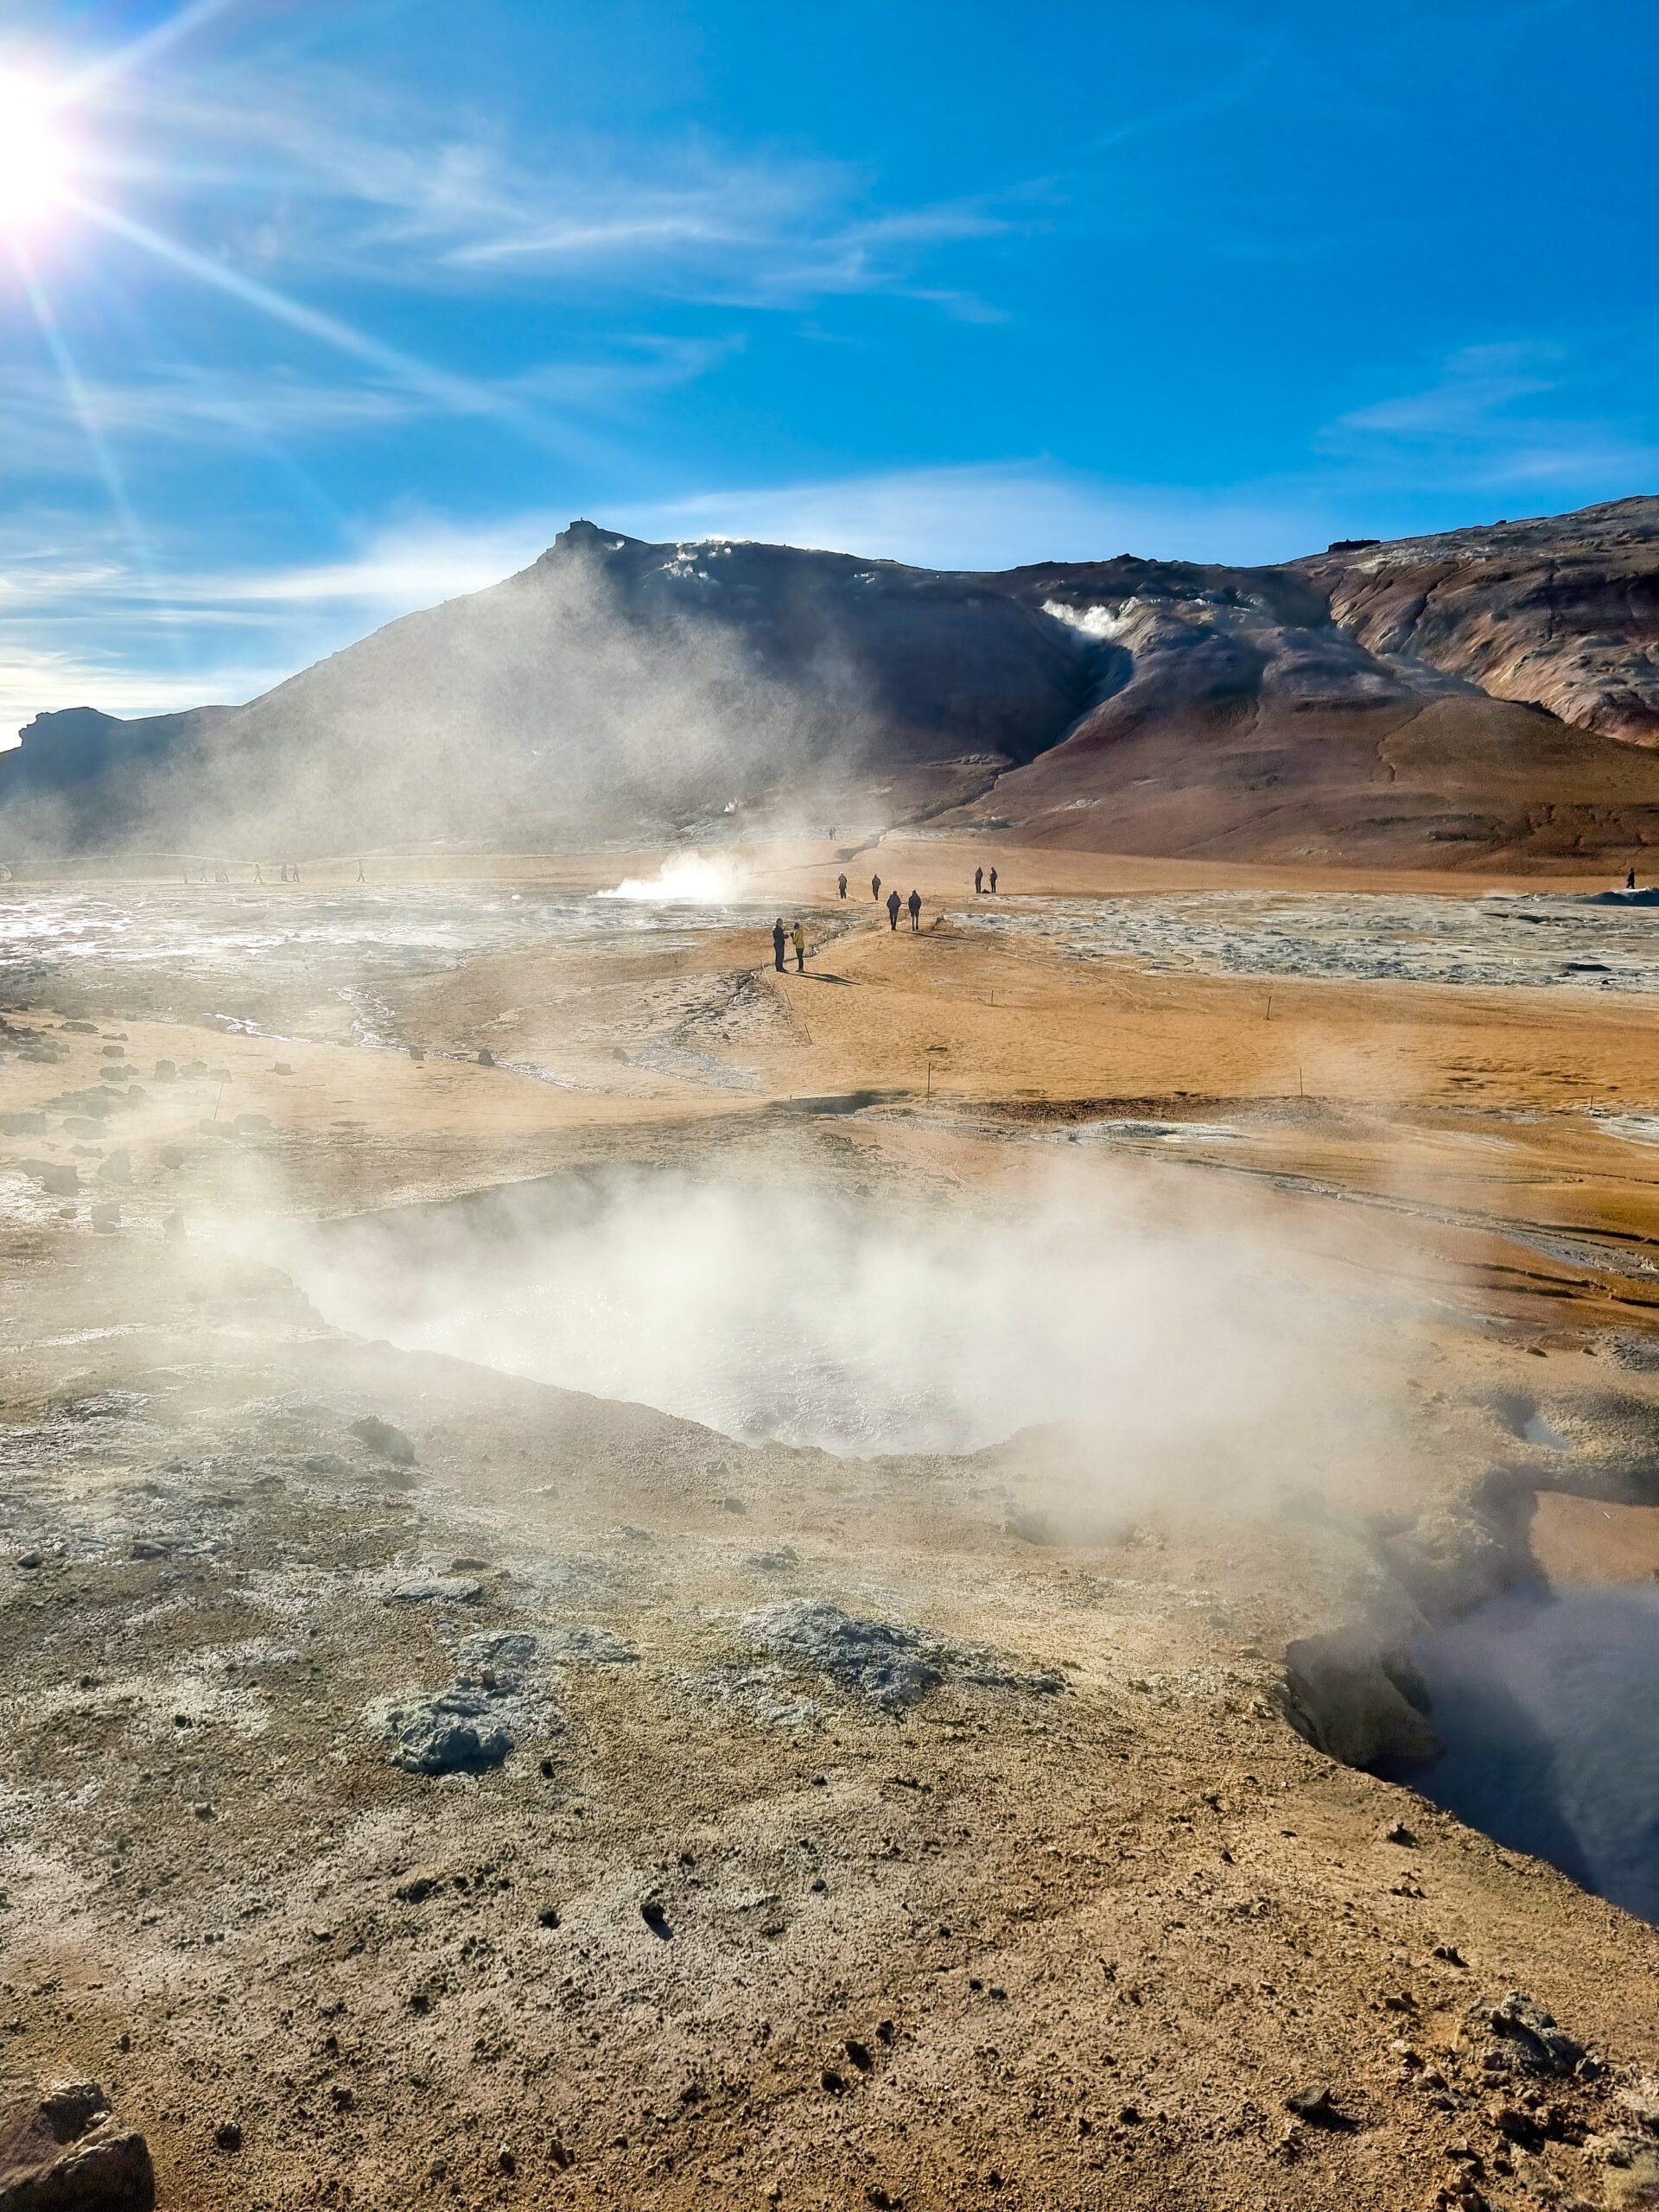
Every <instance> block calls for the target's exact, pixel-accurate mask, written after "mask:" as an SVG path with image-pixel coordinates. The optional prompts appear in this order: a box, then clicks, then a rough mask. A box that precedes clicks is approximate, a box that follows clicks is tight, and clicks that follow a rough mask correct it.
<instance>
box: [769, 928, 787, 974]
mask: <svg viewBox="0 0 1659 2212" xmlns="http://www.w3.org/2000/svg"><path fill="white" fill-rule="evenodd" d="M772 966H773V967H774V968H776V969H777V970H778V973H779V975H780V976H781V975H782V974H783V972H784V918H783V916H782V915H781V914H779V917H778V918H777V920H776V921H775V922H774V923H773V924H772Z"/></svg>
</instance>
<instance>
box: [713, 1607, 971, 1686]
mask: <svg viewBox="0 0 1659 2212" xmlns="http://www.w3.org/2000/svg"><path fill="white" fill-rule="evenodd" d="M743 1628H744V1630H745V1632H746V1634H747V1637H748V1639H749V1641H750V1642H751V1643H755V1644H758V1645H759V1646H760V1648H761V1649H764V1650H767V1651H771V1652H772V1653H773V1654H774V1655H775V1656H777V1657H778V1658H779V1659H783V1660H785V1661H786V1662H794V1663H795V1664H797V1665H800V1666H808V1667H812V1668H815V1669H817V1671H818V1673H820V1674H822V1675H828V1677H829V1680H830V1681H833V1682H836V1683H837V1684H839V1685H840V1686H841V1687H842V1688H844V1689H848V1690H850V1691H852V1692H854V1693H855V1694H856V1695H858V1696H860V1697H863V1698H867V1699H868V1700H869V1702H870V1703H871V1704H872V1705H878V1706H881V1707H887V1708H888V1709H890V1710H891V1709H893V1708H897V1707H904V1706H910V1705H915V1704H918V1702H919V1701H920V1700H921V1699H923V1698H924V1697H925V1696H926V1694H927V1693H928V1692H929V1690H931V1689H932V1688H936V1687H937V1685H938V1683H939V1682H940V1681H943V1680H944V1677H943V1675H941V1673H940V1671H939V1669H938V1668H937V1667H935V1666H933V1665H931V1663H930V1662H929V1661H928V1659H927V1658H926V1657H925V1656H924V1653H925V1649H927V1645H926V1643H925V1639H924V1638H923V1637H921V1636H920V1635H919V1634H918V1632H917V1630H914V1629H911V1628H899V1627H895V1626H893V1625H892V1624H889V1623H887V1622H885V1621H870V1620H860V1619H858V1618H856V1617H855V1616H854V1615H853V1614H851V1613H845V1612H843V1611H842V1610H841V1608H840V1606H839V1605H825V1604H824V1603H823V1601H822V1600H821V1599H816V1598H794V1599H785V1601H784V1602H783V1603H782V1604H780V1605H769V1606H768V1607H767V1608H766V1611H764V1612H760V1613H753V1614H751V1615H750V1616H749V1618H747V1620H746V1621H745V1622H744V1623H743Z"/></svg>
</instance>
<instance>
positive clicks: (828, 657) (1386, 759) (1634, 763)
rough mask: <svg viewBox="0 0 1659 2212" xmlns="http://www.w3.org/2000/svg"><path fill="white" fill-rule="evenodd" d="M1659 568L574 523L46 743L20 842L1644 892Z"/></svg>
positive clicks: (1470, 550)
mask: <svg viewBox="0 0 1659 2212" xmlns="http://www.w3.org/2000/svg"><path fill="white" fill-rule="evenodd" d="M1656 548H1659V501H1656V500H1653V499H1627V500H1622V501H1618V502H1616V503H1614V504H1613V505H1608V506H1603V507H1594V508H1587V509H1586V510H1584V511H1583V512H1581V513H1580V514H1577V515H1569V516H1565V517H1560V518H1538V519H1535V520H1533V521H1529V522H1525V523H1516V524H1509V523H1505V524H1498V525H1496V526H1494V527H1492V528H1485V529H1478V530H1465V531H1452V532H1450V533H1448V534H1446V536H1444V537H1434V538H1427V539H1419V540H1411V541H1404V542H1402V543H1398V544H1393V545H1387V546H1377V545H1373V544H1358V545H1355V544H1350V545H1348V546H1346V547H1341V546H1338V547H1335V548H1333V549H1332V550H1331V551H1330V552H1329V553H1328V554H1325V555H1322V556H1314V557H1310V558H1309V559H1306V560H1304V561H1300V562H1295V563H1287V564H1285V565H1283V566H1281V567H1276V568H1266V569H1240V568H1225V567H1217V566H1205V565H1203V564H1197V563H1181V562H1154V561H1147V560H1141V559H1138V558H1135V557H1134V556H1127V555H1126V556H1121V557H1119V558H1116V559H1114V560H1110V561H1101V562H1086V563H1051V564H1039V565H1037V566H1034V567H1031V568H1025V569H1011V570H1007V571H1005V572H1001V573H997V574H984V575H977V574H965V573H955V572H936V571H932V570H927V569H912V568H906V567H904V566H902V565H900V564H899V563H894V562H889V561H881V560H866V559H862V558H859V557H855V556H851V555H845V554H838V553H823V552H811V551H804V550H798V549H796V548H792V547H787V546H768V545H756V544H747V543H732V542H729V541H726V540H707V541H701V542H698V543H684V544H678V543H677V544H661V545H655V544H647V543H643V542H641V541H639V540H638V539H633V538H629V537H625V536H622V535H620V534H618V533H612V532H608V531H602V530H601V529H599V528H597V527H596V526H595V525H594V524H591V523H585V522H583V523H575V524H572V525H571V526H570V528H569V530H567V531H562V532H561V533H560V535H559V537H558V540H557V542H556V544H555V545H554V546H553V547H551V548H550V550H549V551H548V552H547V553H546V554H544V555H543V556H542V558H541V559H540V560H539V561H537V563H535V564H534V565H533V566H532V567H531V568H530V569H526V570H524V572H523V573H522V574H521V575H517V576H513V577H511V578H509V579H508V580H507V581H506V582H504V583H502V584H499V585H497V586H495V587H493V588H492V589H490V590H488V591H485V592H481V593H478V594H474V595H473V596H471V597H469V598H466V599H460V600H455V601H450V602H448V604H447V605H445V606H443V607H436V608H433V609H430V610H429V611H427V612H425V613H419V614H413V615H410V616H408V617H406V618H404V620H402V621H399V622H395V623H392V624H391V625H390V626H388V627H387V628H385V629H384V630H382V631H379V632H376V633H375V635H374V636H372V637H371V638H368V639H364V640H363V641H362V642H361V643H360V644H359V645H353V646H352V647H351V648H349V649H348V650H347V651H346V652H341V653H337V654H334V656H332V657H331V658H329V659H327V660H326V661H322V662H320V663H318V664H317V665H316V666H315V667H314V668H311V669H308V670H307V671H303V672H302V674H300V675H298V676H296V677H292V678H291V679H289V682H288V683H284V684H282V685H280V686H278V688H277V690H275V691H272V692H270V693H268V694H267V695H266V696H264V697H263V698H261V699H257V700H255V701H254V702H251V704H250V705H248V706H246V707H242V708H238V709H219V708H204V709H200V710H199V711H198V712H197V713H196V714H194V715H172V716H165V717H160V718H156V719H155V720H152V721H146V722H136V723H132V724H125V725H124V724H119V723H116V722H113V721H111V718H109V717H107V716H103V715H94V714H93V712H92V709H73V710H69V711H68V712H67V713H63V714H57V715H41V716H40V717H38V718H37V720H36V721H35V722H33V723H31V724H30V725H29V728H28V729H27V730H26V731H25V733H24V734H23V744H22V750H21V752H14V753H10V754H4V755H0V836H3V837H4V839H5V840H6V841H7V849H8V855H10V857H13V858H14V859H15V858H16V857H19V856H22V855H28V854H29V853H31V852H32V853H35V854H47V853H51V852H59V853H62V852H73V851H87V850H97V849H104V848H106V847H111V846H116V847H122V846H124V847H128V848H131V847H134V846H143V847H144V848H147V849H156V848H158V847H159V848H162V849H168V850H178V849H181V848H185V847H188V848H191V849H194V850H196V851H198V852H202V851H206V852H208V853H213V852H222V853H224V854H226V855H233V856H240V857H242V858H243V859H244V860H246V859H247V858H248V857H249V856H251V855H260V854H263V855H294V854H296V853H300V852H307V853H311V852H319V853H321V852H335V851H339V850H340V849H343V848H344V846H346V845H347V844H362V845H365V846H376V845H385V846H396V847H400V848H401V847H404V846H407V845H409V844H410V843H416V844H418V843H420V842H424V841H432V840H438V839H443V840H448V841H449V842H454V841H457V840H459V841H461V842H471V843H474V844H477V845H483V846H492V845H493V846H495V847H498V848H501V847H504V846H511V847H512V848H513V849H521V850H522V849H525V848H526V847H527V846H532V845H534V846H541V847H546V846H550V845H559V844H563V845H566V846H569V845H570V844H572V843H577V842H583V841H588V842H593V841H596V840H601V839H603V838H607V837H616V836H626V837H631V838H636V839H637V838H650V837H652V836H664V837H665V836H671V835H676V834H680V835H689V834H695V835H697V836H702V837H704V838H708V837H711V836H728V835H730V834H731V833H732V832H733V831H734V830H736V831H739V832H742V831H744V830H749V831H753V829H756V828H757V827H758V826H760V825H771V826H772V827H773V828H776V827H779V826H787V825H791V824H792V825H794V826H797V827H802V826H808V827H813V828H822V827H823V826H824V825H826V824H833V825H836V827H837V828H838V829H839V830H840V833H841V834H842V836H848V835H851V836H854V837H855V838H857V837H862V836H868V835H871V834H875V833H879V832H880V830H881V829H885V828H887V827H889V826H891V825H893V824H894V823H906V822H917V821H931V822H939V823H944V824H946V825H948V826H952V827H962V828H981V829H982V828H985V827H986V826H988V825H993V826H1001V827H1002V828H1005V829H1014V830H1017V831H1018V832H1019V833H1020V836H1021V838H1022V839H1023V841H1024V842H1027V843H1028V844H1058V845H1060V846H1071V847H1075V848H1077V849H1083V850H1088V851H1096V852H1125V853H1145V854H1153V855H1190V856H1208V857H1215V858H1226V859H1235V860H1239V859H1243V860H1252V859H1253V860H1270V861H1279V862H1308V861H1336V862H1341V863H1347V864H1355V863H1361V864H1381V865H1389V866H1401V865H1406V864H1409V865H1413V866H1416V867H1423V868H1441V869H1445V868H1459V867H1467V866H1471V865H1474V866H1491V865H1492V864H1493V863H1494V862H1499V863H1501V864H1503V865H1504V866H1506V867H1509V868H1539V869H1559V868H1564V867H1567V866H1573V865H1576V866H1578V867H1580V868H1583V867H1590V866H1594V867H1599V868H1619V869H1620V870H1621V872H1622V869H1623V868H1624V866H1626V865H1628V864H1629V863H1630V861H1632V860H1635V859H1638V858H1640V857H1641V856H1642V855H1644V854H1645V853H1646V852H1647V851H1649V849H1656V848H1659V760H1656V759H1655V757H1654V755H1653V751H1652V749H1651V745H1652V740H1653V738H1654V735H1655V732H1656V730H1659V720H1656V716H1659V688H1656V687H1659V679H1656V676H1655V664H1654V659H1653V650H1654V632H1655V620H1656V616H1655V606H1656V601H1655V596H1654V594H1655V590H1656V583H1655V577H1656V575H1659V551H1656ZM346 824H349V825H350V827H349V834H346V832H345V829H344V825H346Z"/></svg>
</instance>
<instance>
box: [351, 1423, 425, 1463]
mask: <svg viewBox="0 0 1659 2212" xmlns="http://www.w3.org/2000/svg"><path fill="white" fill-rule="evenodd" d="M352 1434H353V1436H354V1437H356V1438H357V1440H358V1441H359V1443H362V1444H366V1445H367V1446H368V1447H369V1449H370V1451H371V1452H378V1453H379V1455H380V1457H381V1458H382V1459H390V1460H391V1461H392V1462H393V1464H394V1465H397V1466H399V1467H412V1466H413V1465H414V1464H415V1446H414V1445H413V1444H412V1443H411V1442H410V1440H409V1438H408V1437H407V1436H405V1435H404V1432H403V1430H402V1429H401V1428H395V1427H393V1426H392V1424H391V1422H390V1421H382V1420H381V1419H380V1418H379V1416H378V1414H366V1415H365V1417H364V1419H363V1420H361V1421H353V1423H352Z"/></svg>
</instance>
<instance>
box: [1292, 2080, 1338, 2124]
mask: <svg viewBox="0 0 1659 2212" xmlns="http://www.w3.org/2000/svg"><path fill="white" fill-rule="evenodd" d="M1331 2109H1332V2106H1331V2092H1330V2090H1329V2089H1328V2088H1324V2087H1323V2086H1321V2087H1319V2088H1313V2089H1297V2090H1295V2091H1294V2092H1293V2094H1291V2095H1289V2096H1287V2098H1286V2099H1285V2110H1286V2111H1287V2112H1288V2113H1294V2114H1295V2115H1296V2117H1297V2119H1298V2120H1324V2119H1325V2117H1326V2116H1327V2115H1328V2114H1329V2113H1330V2111H1331Z"/></svg>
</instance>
